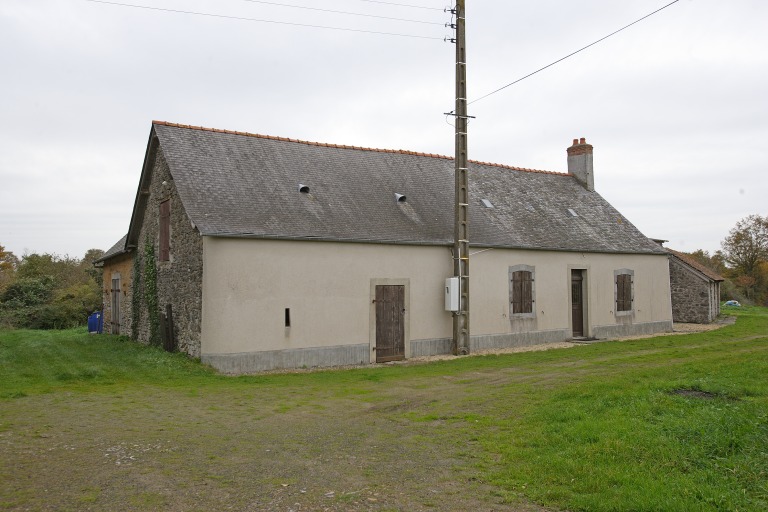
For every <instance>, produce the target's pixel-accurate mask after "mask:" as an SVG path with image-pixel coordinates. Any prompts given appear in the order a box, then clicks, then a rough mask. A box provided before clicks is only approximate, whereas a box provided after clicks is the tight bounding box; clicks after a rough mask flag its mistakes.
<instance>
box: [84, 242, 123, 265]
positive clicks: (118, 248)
mask: <svg viewBox="0 0 768 512" xmlns="http://www.w3.org/2000/svg"><path fill="white" fill-rule="evenodd" d="M127 239H128V235H125V236H123V238H121V239H120V240H119V241H118V242H117V243H115V245H113V246H112V247H110V248H109V249H108V250H107V252H105V253H104V254H103V255H102V256H101V258H99V259H97V260H94V262H93V263H94V264H95V263H103V262H105V261H107V260H108V259H110V258H113V257H115V256H119V255H120V254H125V253H126V252H129V251H128V250H127V249H126V247H125V241H126V240H127Z"/></svg>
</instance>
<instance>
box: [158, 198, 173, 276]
mask: <svg viewBox="0 0 768 512" xmlns="http://www.w3.org/2000/svg"><path fill="white" fill-rule="evenodd" d="M170 259H171V201H170V200H166V201H163V202H162V203H160V261H168V260H170Z"/></svg>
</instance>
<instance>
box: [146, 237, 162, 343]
mask: <svg viewBox="0 0 768 512" xmlns="http://www.w3.org/2000/svg"><path fill="white" fill-rule="evenodd" d="M144 301H145V303H146V305H147V313H148V315H149V343H150V344H152V345H159V344H160V310H159V309H158V298H157V265H156V264H155V246H154V245H153V244H152V243H151V242H147V243H146V245H145V246H144Z"/></svg>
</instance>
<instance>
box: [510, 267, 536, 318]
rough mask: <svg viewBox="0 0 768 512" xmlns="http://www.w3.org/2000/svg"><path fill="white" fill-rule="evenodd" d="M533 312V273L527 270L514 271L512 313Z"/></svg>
mask: <svg viewBox="0 0 768 512" xmlns="http://www.w3.org/2000/svg"><path fill="white" fill-rule="evenodd" d="M516 313H533V275H532V273H531V272H528V271H527V270H518V271H516V272H512V314H516Z"/></svg>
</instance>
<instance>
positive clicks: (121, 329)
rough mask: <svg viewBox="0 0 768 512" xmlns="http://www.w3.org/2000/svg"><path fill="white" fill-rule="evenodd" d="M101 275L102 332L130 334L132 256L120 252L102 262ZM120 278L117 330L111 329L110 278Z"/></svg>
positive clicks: (112, 313)
mask: <svg viewBox="0 0 768 512" xmlns="http://www.w3.org/2000/svg"><path fill="white" fill-rule="evenodd" d="M103 271H104V272H103V277H102V281H103V284H102V298H101V303H102V305H103V314H104V317H103V319H104V332H105V333H107V334H113V333H114V334H122V335H129V334H131V301H132V299H133V289H132V287H133V280H132V271H133V258H132V257H131V255H130V254H121V255H118V256H115V257H113V258H110V259H108V260H107V261H105V262H104V267H103ZM115 277H118V278H119V279H120V303H119V307H120V311H119V312H118V313H119V314H118V316H117V320H118V325H117V326H116V330H117V332H114V331H113V328H112V319H113V318H114V312H113V311H112V279H114V278H115Z"/></svg>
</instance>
